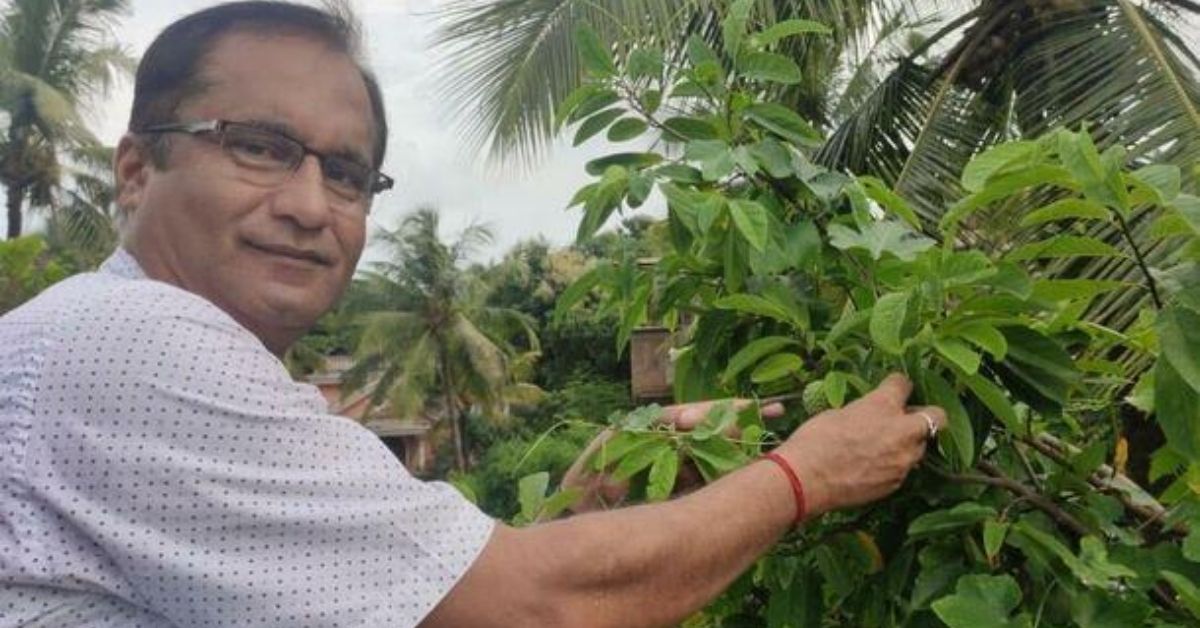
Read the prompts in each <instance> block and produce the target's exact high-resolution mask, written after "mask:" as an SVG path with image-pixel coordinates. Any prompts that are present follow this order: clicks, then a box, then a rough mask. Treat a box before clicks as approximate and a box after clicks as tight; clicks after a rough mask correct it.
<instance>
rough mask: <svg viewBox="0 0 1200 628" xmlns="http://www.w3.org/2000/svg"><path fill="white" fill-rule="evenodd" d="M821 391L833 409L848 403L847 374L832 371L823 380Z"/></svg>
mask: <svg viewBox="0 0 1200 628" xmlns="http://www.w3.org/2000/svg"><path fill="white" fill-rule="evenodd" d="M821 389H822V390H823V391H824V392H825V399H827V400H828V401H829V406H830V407H831V408H840V407H842V406H843V405H845V403H846V374H845V373H842V372H839V371H830V372H829V374H827V375H826V376H825V379H824V380H822V385H821Z"/></svg>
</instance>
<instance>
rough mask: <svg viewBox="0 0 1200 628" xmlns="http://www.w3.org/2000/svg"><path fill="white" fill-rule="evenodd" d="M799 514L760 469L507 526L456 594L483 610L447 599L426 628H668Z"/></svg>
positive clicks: (773, 477)
mask: <svg viewBox="0 0 1200 628" xmlns="http://www.w3.org/2000/svg"><path fill="white" fill-rule="evenodd" d="M794 516H795V504H794V502H793V500H792V497H791V489H790V486H789V484H788V481H787V479H786V477H785V476H784V475H783V474H782V472H781V471H780V470H779V469H778V468H776V467H774V465H772V464H771V463H756V464H752V465H750V466H748V467H746V468H744V469H741V470H739V471H737V472H735V473H732V474H730V475H728V476H726V477H725V478H722V479H721V480H719V481H717V482H715V483H713V484H712V485H710V486H708V487H706V488H704V489H702V490H700V491H696V492H695V493H692V494H690V495H688V496H686V497H682V498H680V499H677V500H674V501H671V502H666V503H662V504H654V505H646V506H638V507H634V508H625V509H621V510H614V511H609V512H600V513H592V514H587V515H580V516H577V517H574V518H571V519H565V520H561V521H556V522H552V523H547V524H543V525H539V526H533V527H530V528H525V529H522V530H511V529H502V530H500V531H498V533H497V538H495V539H493V542H492V543H490V544H489V546H488V548H487V549H485V551H484V554H483V555H482V556H481V557H480V559H479V560H478V561H477V563H476V565H475V566H473V567H472V568H471V571H470V572H468V574H467V575H466V576H465V577H464V580H463V582H461V583H460V584H459V586H458V587H456V590H458V589H461V590H463V591H478V590H485V591H486V590H490V591H491V593H490V594H488V595H486V599H483V598H481V599H478V600H476V602H477V603H478V604H480V606H475V604H472V603H471V602H470V601H469V600H461V599H460V600H455V599H454V598H455V597H456V595H455V594H454V593H452V594H451V596H450V598H448V600H447V602H446V603H444V604H443V605H442V606H439V608H438V609H437V610H435V612H434V614H433V615H431V617H430V620H429V622H428V624H427V625H430V626H450V625H456V626H463V625H471V626H476V625H497V626H499V625H504V626H522V625H546V626H569V625H586V626H620V627H628V626H663V625H670V624H674V623H677V622H679V621H681V620H682V619H683V618H685V617H687V616H688V615H690V614H691V613H693V612H695V611H697V610H699V609H700V608H702V607H703V606H704V605H705V604H706V603H707V602H708V601H710V600H711V599H713V598H714V597H716V596H717V595H718V594H719V593H720V592H721V591H722V590H724V589H725V587H727V586H728V585H729V584H730V583H731V582H732V581H733V580H734V579H735V578H736V577H737V576H738V574H740V573H741V572H742V571H743V570H745V569H746V568H747V567H748V566H749V565H750V564H752V563H753V562H754V560H755V559H756V558H757V557H759V556H760V555H761V554H763V553H764V552H765V551H766V550H767V549H768V548H770V547H771V545H772V544H773V543H774V542H775V541H776V540H778V538H779V537H780V536H781V535H782V534H783V533H784V532H785V531H786V530H787V529H788V527H789V526H790V525H792V523H793V522H794ZM518 574H519V575H518ZM472 597H474V596H473V595H472ZM472 606H474V608H475V609H483V608H487V609H489V610H488V612H487V613H486V614H482V613H480V614H477V613H476V612H474V609H472V608H471V607H472Z"/></svg>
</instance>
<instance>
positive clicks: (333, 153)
mask: <svg viewBox="0 0 1200 628" xmlns="http://www.w3.org/2000/svg"><path fill="white" fill-rule="evenodd" d="M242 124H245V125H248V126H252V127H254V128H256V129H262V130H264V131H272V132H274V133H278V134H280V135H283V136H285V137H287V138H288V139H290V140H292V141H294V142H298V143H300V144H303V145H305V146H307V145H308V143H307V142H305V141H304V140H302V139H300V134H299V133H298V132H297V131H296V128H295V127H293V126H292V125H290V124H288V123H286V122H276V121H274V120H246V121H244V122H242ZM320 153H321V154H322V155H328V156H329V157H338V158H341V159H347V160H349V161H353V162H355V163H358V164H362V165H363V166H366V167H368V168H369V167H370V165H371V160H370V159H368V158H367V156H366V155H364V154H363V153H362V151H359V150H356V149H354V148H352V147H349V146H340V147H338V148H334V149H332V150H323V151H320Z"/></svg>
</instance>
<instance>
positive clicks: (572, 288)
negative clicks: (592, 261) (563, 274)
mask: <svg viewBox="0 0 1200 628" xmlns="http://www.w3.org/2000/svg"><path fill="white" fill-rule="evenodd" d="M608 273H609V267H607V266H605V265H603V264H600V265H597V266H596V267H595V268H593V269H591V270H589V271H587V272H586V273H584V274H582V275H580V276H579V278H578V279H576V280H575V281H573V282H571V285H569V286H567V289H566V290H563V291H562V294H560V295H559V296H558V302H557V303H555V305H554V318H555V319H557V320H562V319H563V317H564V316H566V314H567V311H568V310H570V309H571V308H572V307H574V306H575V304H577V303H579V301H580V300H582V299H583V298H584V297H586V296H587V295H588V294H589V293H591V291H592V290H593V289H595V288H596V286H598V285H600V284H601V282H603V281H604V280H605V279H607V277H608Z"/></svg>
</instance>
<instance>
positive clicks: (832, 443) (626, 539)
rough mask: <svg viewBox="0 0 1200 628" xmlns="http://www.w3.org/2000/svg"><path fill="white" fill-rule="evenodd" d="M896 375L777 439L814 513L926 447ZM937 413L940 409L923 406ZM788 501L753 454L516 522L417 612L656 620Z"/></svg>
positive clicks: (877, 484) (888, 484)
mask: <svg viewBox="0 0 1200 628" xmlns="http://www.w3.org/2000/svg"><path fill="white" fill-rule="evenodd" d="M910 391H911V384H910V383H909V382H908V381H907V380H906V379H904V378H902V377H896V376H893V377H892V378H889V379H888V380H887V381H885V382H884V383H883V385H881V386H880V387H879V388H878V389H877V390H876V391H874V392H873V393H871V394H870V395H868V396H866V397H864V398H863V399H861V400H859V401H857V402H855V403H853V404H851V405H849V406H847V407H846V408H844V409H842V410H836V411H831V412H826V413H824V414H822V415H820V416H818V417H815V418H813V419H812V420H810V421H808V422H807V423H805V424H804V426H802V427H801V429H799V430H797V431H796V433H795V434H794V435H792V437H791V438H789V439H788V440H787V441H786V442H785V443H784V444H783V445H781V446H780V447H779V448H778V449H777V450H776V452H777V453H779V454H780V455H781V456H783V457H784V458H785V459H786V460H788V461H789V462H790V463H791V464H792V465H793V467H794V468H795V469H796V470H797V472H798V474H799V475H800V477H801V478H802V479H803V481H804V483H805V490H806V494H807V498H808V506H809V516H810V517H814V516H818V515H820V514H821V513H823V512H827V511H829V510H833V509H837V508H844V507H848V506H853V505H857V504H862V503H865V502H868V501H872V500H874V499H878V498H880V497H882V496H884V495H886V494H888V493H890V492H892V491H893V490H895V489H896V488H898V487H899V486H900V484H901V483H902V482H903V480H904V477H905V475H906V474H907V473H908V471H909V469H911V468H912V467H913V466H914V465H915V464H916V463H917V462H918V461H919V460H920V457H921V456H922V455H923V453H924V449H925V443H926V438H927V430H928V426H927V424H926V422H925V420H924V418H922V417H921V416H920V414H919V413H914V412H909V411H907V410H906V408H905V406H904V402H905V400H906V399H907V397H908V395H909V392H910ZM921 412H926V413H928V414H929V415H930V416H931V417H933V418H934V419H935V420H936V421H938V422H939V423H944V421H945V418H944V417H945V415H944V413H942V412H941V410H939V409H936V408H924V409H921ZM795 513H796V505H795V503H794V501H793V497H792V492H791V487H790V485H789V482H788V480H787V478H786V476H785V475H784V474H783V472H782V470H780V469H779V468H777V467H776V466H775V465H774V464H773V463H770V462H757V463H754V464H751V465H749V466H747V467H746V468H744V469H741V470H739V471H737V472H734V473H731V474H729V475H728V476H726V477H724V478H722V479H720V480H718V481H717V482H714V483H713V484H711V485H710V486H708V487H705V488H704V489H702V490H699V491H696V492H694V493H692V494H690V495H687V496H685V497H682V498H680V499H677V500H674V501H671V502H667V503H663V504H655V505H646V506H638V507H634V508H627V509H621V510H614V511H609V512H603V513H593V514H587V515H580V516H578V517H574V518H571V519H566V520H563V521H556V522H552V523H547V524H542V525H537V526H532V527H529V528H525V529H520V530H517V529H512V528H508V527H504V526H499V527H498V528H497V530H496V532H495V533H494V535H493V537H492V539H491V540H490V541H489V543H488V545H487V546H486V547H485V549H484V551H483V553H482V554H481V555H480V557H479V558H478V559H477V560H476V562H475V563H474V564H473V565H472V567H471V568H470V569H469V570H468V571H467V573H466V574H465V575H464V576H463V579H462V580H461V581H460V582H459V583H458V584H457V585H456V586H455V587H454V588H453V589H452V590H451V592H450V594H449V595H448V596H447V597H446V598H445V599H443V600H442V602H441V603H440V604H439V605H438V606H437V607H436V608H435V609H434V611H433V613H432V614H431V615H430V616H429V617H428V618H426V620H425V622H424V623H423V624H422V625H423V626H427V627H429V628H438V627H442V626H454V627H459V626H573V625H586V626H621V627H627V626H662V625H669V624H672V623H676V622H679V621H681V620H682V619H684V618H685V617H687V616H688V615H690V614H691V613H693V612H695V611H697V610H699V609H700V608H702V607H703V606H704V605H705V604H706V603H708V602H709V601H710V600H711V599H712V598H714V597H715V596H716V595H717V594H719V593H720V592H721V591H722V590H723V589H724V588H725V587H727V586H728V585H729V584H730V583H731V582H732V581H733V580H734V578H736V577H737V576H738V574H740V573H741V572H742V571H743V570H745V569H746V568H747V567H748V566H749V565H750V564H751V563H752V562H753V561H754V560H755V559H757V558H758V557H759V556H760V555H762V554H763V553H764V552H765V551H766V550H767V549H769V548H770V546H771V545H772V544H773V543H774V542H775V541H776V540H777V539H778V538H779V537H780V536H782V535H783V534H784V532H786V531H787V529H788V528H789V526H790V525H792V523H793V522H794V517H795Z"/></svg>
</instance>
